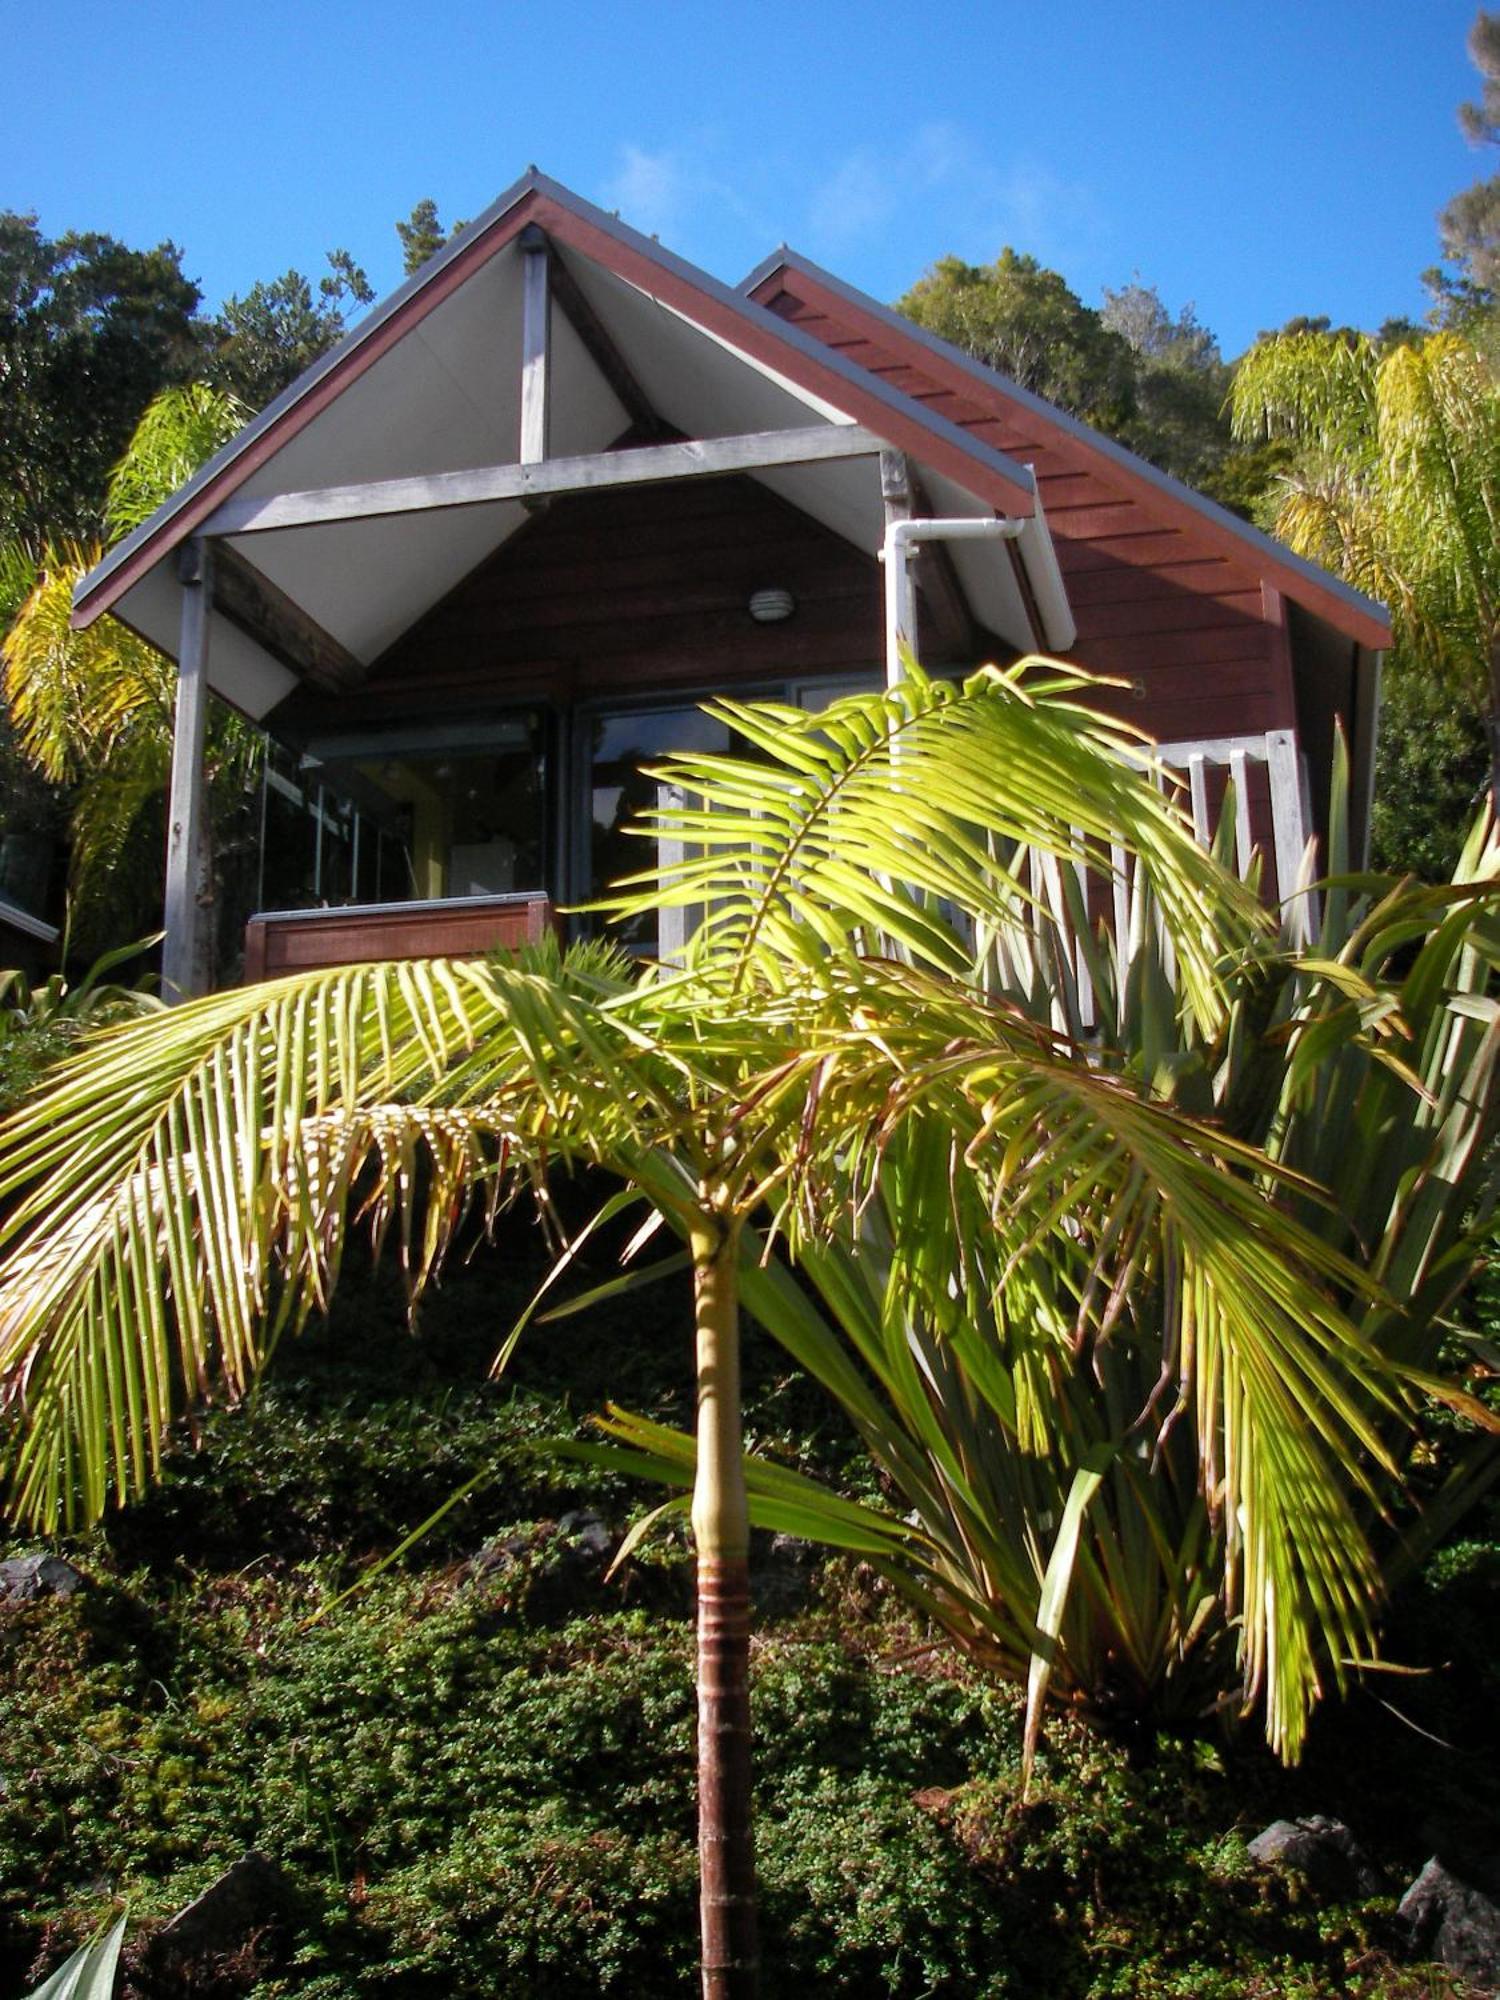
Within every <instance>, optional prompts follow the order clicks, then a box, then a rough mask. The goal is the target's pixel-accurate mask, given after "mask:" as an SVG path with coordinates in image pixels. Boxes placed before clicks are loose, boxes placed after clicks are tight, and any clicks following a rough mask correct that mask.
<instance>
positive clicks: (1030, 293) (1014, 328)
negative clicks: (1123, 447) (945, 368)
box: [896, 247, 1135, 432]
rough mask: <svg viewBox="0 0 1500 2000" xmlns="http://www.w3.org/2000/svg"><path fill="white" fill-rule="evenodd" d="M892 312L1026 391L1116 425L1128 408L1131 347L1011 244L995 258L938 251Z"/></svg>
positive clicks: (1107, 425) (1113, 427)
mask: <svg viewBox="0 0 1500 2000" xmlns="http://www.w3.org/2000/svg"><path fill="white" fill-rule="evenodd" d="M896 306H897V310H898V311H899V312H903V313H905V314H906V316H907V318H908V319H914V320H915V321H916V322H917V324H918V325H919V326H925V327H930V328H931V330H932V331H933V332H934V333H936V334H940V335H941V336H942V338H943V339H944V340H951V341H952V342H953V343H954V345H955V346H957V347H961V348H963V349H964V350H965V352H966V353H969V354H972V355H973V356H974V357H975V358H976V359H977V360H979V361H983V362H985V363H986V364H987V365H988V366H989V367H991V368H996V369H998V370H999V371H1000V373H1001V374H1002V375H1008V376H1009V377H1010V378H1011V380H1012V381H1014V382H1018V383H1019V384H1020V385H1021V387H1022V388H1023V389H1031V390H1033V391H1034V392H1035V393H1036V394H1037V395H1039V396H1045V397H1046V398H1047V399H1048V401H1049V402H1053V403H1060V404H1061V405H1062V407H1063V408H1064V409H1066V410H1071V411H1072V412H1073V413H1074V414H1075V415H1076V416H1080V417H1084V418H1086V419H1087V420H1088V421H1089V422H1090V423H1097V424H1099V425H1101V426H1102V427H1103V428H1104V429H1105V430H1107V431H1111V432H1113V431H1116V430H1118V428H1119V426H1120V425H1121V424H1122V423H1123V422H1124V421H1125V419H1126V417H1127V416H1128V415H1129V414H1130V411H1131V408H1132V402H1133V389H1134V374H1135V371H1134V368H1133V366H1132V356H1131V349H1130V345H1129V343H1128V341H1127V340H1125V339H1124V338H1123V337H1122V335H1120V334H1119V333H1116V332H1113V331H1112V330H1111V329H1110V328H1109V327H1108V326H1107V325H1106V324H1105V322H1104V320H1103V319H1102V317H1101V316H1100V314H1099V313H1097V312H1095V311H1094V310H1093V309H1092V308H1091V307H1089V306H1086V305H1084V303H1083V302H1082V300H1081V299H1079V298H1078V297H1077V295H1076V294H1075V293H1074V292H1073V291H1072V290H1071V289H1070V288H1069V286H1068V283H1067V281H1066V279H1064V278H1062V277H1061V276H1059V274H1058V273H1057V272H1056V271H1049V270H1046V269H1045V268H1044V267H1043V266H1042V265H1041V264H1039V263H1038V262H1037V260H1036V258H1035V257H1029V256H1025V255H1023V254H1022V253H1021V252H1019V251H1016V250H1012V249H1010V248H1009V247H1007V248H1006V249H1004V250H1002V251H1001V253H1000V255H999V256H998V257H997V258H996V259H995V261H994V263H993V264H987V265H979V264H966V263H964V261H963V260H962V258H959V257H941V258H939V260H938V261H937V263H936V264H934V265H933V267H932V269H931V270H930V271H929V272H927V274H926V275H925V276H924V277H922V278H920V279H918V281H917V283H916V284H915V285H913V286H912V288H911V290H910V291H909V292H907V293H906V294H905V296H904V297H902V298H900V299H898V300H897V301H896Z"/></svg>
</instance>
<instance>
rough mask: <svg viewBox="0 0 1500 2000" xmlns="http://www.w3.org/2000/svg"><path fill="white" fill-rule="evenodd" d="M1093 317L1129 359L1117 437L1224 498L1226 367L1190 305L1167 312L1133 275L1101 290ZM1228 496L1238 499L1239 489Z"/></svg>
mask: <svg viewBox="0 0 1500 2000" xmlns="http://www.w3.org/2000/svg"><path fill="white" fill-rule="evenodd" d="M1100 319H1101V321H1102V322H1103V324H1104V325H1105V326H1106V327H1108V328H1109V329H1110V330H1111V331H1112V332H1114V333H1118V334H1119V335H1120V336H1121V338H1122V339H1124V340H1125V341H1127V342H1128V343H1129V345H1130V348H1131V351H1132V352H1133V353H1134V355H1135V357H1136V364H1135V398H1134V409H1133V410H1132V412H1131V414H1130V416H1129V418H1128V419H1127V420H1126V421H1125V423H1124V424H1123V425H1122V427H1121V429H1120V431H1119V432H1118V436H1119V437H1120V440H1121V442H1122V443H1124V444H1128V445H1129V446H1130V448H1131V450H1132V451H1138V452H1139V453H1140V454H1141V456H1142V457H1143V458H1147V459H1149V460H1150V461H1151V463H1152V464H1153V465H1159V466H1160V467H1161V469H1162V470H1163V471H1164V472H1170V473H1171V474H1172V475H1173V477H1174V478H1177V479H1181V480H1185V481H1186V482H1187V484H1188V485H1190V486H1195V487H1197V488H1198V489H1199V490H1200V491H1202V492H1205V493H1211V494H1213V495H1214V497H1215V498H1216V499H1217V498H1227V497H1229V495H1228V493H1226V492H1224V491H1221V477H1222V474H1223V472H1224V467H1225V461H1226V460H1227V459H1229V458H1230V457H1231V456H1234V455H1235V454H1234V449H1233V441H1232V440H1231V438H1230V435H1229V425H1228V422H1227V420H1226V418H1225V416H1224V399H1225V397H1226V395H1227V394H1228V390H1229V370H1228V368H1227V367H1226V366H1225V365H1224V361H1223V358H1222V356H1221V355H1220V353H1219V343H1218V342H1217V340H1215V338H1214V336H1213V335H1212V334H1211V333H1210V332H1209V330H1208V328H1207V327H1205V326H1202V325H1200V323H1199V321H1198V317H1197V314H1196V313H1195V312H1194V310H1193V308H1192V306H1190V305H1188V306H1184V307H1183V309H1182V310H1181V312H1179V313H1177V314H1176V315H1175V316H1174V315H1173V314H1172V313H1170V312H1169V311H1168V310H1167V307H1166V305H1165V304H1164V303H1163V301H1162V298H1161V295H1160V293H1159V292H1158V291H1157V290H1156V288H1155V287H1154V286H1151V285H1144V284H1142V283H1141V281H1140V279H1139V278H1138V277H1137V278H1135V279H1133V280H1132V281H1131V283H1130V284H1128V285H1126V286H1124V287H1122V289H1121V290H1119V291H1110V290H1109V289H1108V287H1106V288H1105V293H1104V309H1103V311H1102V312H1101V314H1100ZM1233 498H1234V499H1235V501H1236V503H1239V502H1240V501H1241V499H1242V495H1241V493H1240V492H1239V491H1238V489H1236V490H1235V491H1234V494H1233Z"/></svg>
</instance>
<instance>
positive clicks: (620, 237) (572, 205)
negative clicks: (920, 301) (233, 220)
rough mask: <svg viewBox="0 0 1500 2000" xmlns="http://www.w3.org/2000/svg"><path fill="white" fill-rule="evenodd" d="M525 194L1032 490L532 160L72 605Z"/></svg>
mask: <svg viewBox="0 0 1500 2000" xmlns="http://www.w3.org/2000/svg"><path fill="white" fill-rule="evenodd" d="M529 194H538V195H544V196H546V197H547V198H548V199H549V200H551V201H554V202H556V203H557V204H558V206H559V207H562V208H565V209H567V210H568V211H570V212H571V213H572V214H574V215H576V216H578V218H579V219H580V220H581V221H586V222H588V223H590V224H592V225H593V226H594V227H595V228H597V229H599V230H601V231H602V232H604V233H605V234H606V235H609V236H611V237H613V238H615V239H616V240H617V241H618V242H620V243H621V244H623V245H627V246H628V247H630V248H631V249H633V250H635V251H636V252H638V253H639V254H641V255H643V256H645V257H648V258H650V259H651V260H652V261H653V262H654V263H656V264H658V265H660V266H661V267H662V268H663V269H664V270H666V271H669V272H671V273H673V274H674V275H676V276H677V277H679V278H680V279H682V280H683V281H684V282H686V283H689V284H691V285H693V286H695V287H696V288H697V289H699V290H701V291H702V292H704V293H705V294H706V295H707V296H708V297H709V298H712V299H714V300H716V301H717V302H718V303H719V304H721V305H723V306H725V307H726V308H729V309H731V310H733V311H734V312H735V313H737V314H740V315H742V316H744V317H747V318H751V319H756V320H759V321H761V322H763V323H764V325H765V326H766V328H767V329H768V330H771V331H774V332H775V333H776V335H777V337H778V338H779V339H780V340H781V341H782V342H783V343H784V344H785V345H786V346H788V347H790V348H791V349H792V350H793V351H795V352H799V353H801V354H803V355H804V356H805V358H806V359H808V360H809V361H813V362H816V363H817V365H818V367H819V368H826V369H831V371H832V372H833V373H835V374H836V375H839V376H840V377H842V378H843V379H844V380H845V381H847V382H848V383H849V384H850V386H851V387H855V388H858V389H859V390H860V391H861V392H862V393H863V394H865V395H874V396H875V397H876V399H877V400H878V401H880V402H882V403H883V404H885V405H886V406H887V407H888V408H889V409H891V410H892V411H893V412H896V413H899V414H900V415H902V416H904V417H906V418H907V419H909V420H911V421H915V422H919V423H920V424H921V425H922V427H923V428H924V429H925V430H927V431H928V432H930V433H931V434H932V435H933V436H934V437H940V438H943V439H945V440H946V441H947V442H948V443H949V444H951V445H953V446H954V447H955V448H957V449H960V450H962V451H963V452H964V454H965V455H966V456H967V457H968V458H970V459H971V460H973V462H974V463H975V464H977V465H981V466H985V467H986V468H988V469H989V470H990V471H992V472H994V473H995V474H996V475H997V476H999V477H1001V478H1003V479H1005V480H1006V481H1008V482H1009V483H1010V484H1012V485H1014V486H1016V487H1017V488H1019V489H1020V490H1021V491H1022V492H1025V493H1029V494H1031V495H1032V496H1033V498H1034V497H1035V494H1036V481H1035V478H1034V476H1033V474H1032V472H1031V470H1030V468H1029V467H1028V466H1024V465H1021V464H1019V463H1018V462H1017V461H1016V460H1014V459H1011V458H1008V457H1007V456H1006V455H1005V453H1003V452H1000V451H996V450H995V448H994V447H993V446H992V445H987V444H985V443H984V442H983V441H982V440H981V439H978V438H973V437H970V436H969V434H968V433H967V432H966V431H965V430H964V429H963V428H962V427H961V426H960V425H958V424H954V423H950V422H949V421H948V419H947V418H945V417H936V416H934V415H933V414H932V413H931V412H930V411H928V410H926V409H924V408H923V407H922V405H921V404H920V403H918V402H916V401H915V400H914V399H913V398H911V397H908V396H905V395H903V394H902V393H901V392H900V391H899V390H896V389H892V388H890V387H889V386H888V385H887V384H885V383H883V382H881V381H879V380H878V378H876V377H874V376H872V375H870V374H869V373H868V371H867V370H865V369H862V368H860V367H858V366H856V365H855V364H854V363H852V362H849V361H846V360H845V359H844V357H843V356H842V355H840V354H837V353H835V352H834V351H833V350H831V349H829V348H827V347H825V346H824V345H823V343H822V342H821V341H818V340H814V339H813V338H812V336H811V335H810V334H805V333H803V332H802V331H801V329H800V328H798V327H794V326H791V325H789V324H788V322H787V321H786V320H784V319H782V318H781V317H780V315H779V314H776V313H772V312H769V311H767V309H766V308H765V307H764V306H762V305H760V304H758V303H757V302H756V301H755V300H754V299H751V298H748V297H746V295H745V289H744V287H742V286H735V285H726V284H724V283H722V282H721V281H720V280H719V279H717V278H715V277H712V276H711V275H710V274H709V273H708V272H707V271H704V270H701V269H700V268H699V267H698V266H697V265H695V264H691V263H689V262H688V260H687V259H686V258H684V257H679V256H677V255H676V253H675V252H673V251H670V250H666V249H663V247H662V245H661V244H660V243H658V242H657V241H656V240H655V239H654V238H652V237H648V236H646V235H644V234H642V233H641V231H639V230H636V229H632V228H631V227H630V225H629V224H628V223H625V222H622V221H621V220H620V218H619V217H618V216H617V215H611V214H609V213H607V212H606V211H605V210H603V209H600V208H596V207H595V206H594V204H593V203H592V202H589V201H585V200H584V199H583V197H582V196H580V195H576V194H574V193H573V192H572V190H571V189H569V188H566V187H564V186H563V185H562V184H561V183H560V182H558V181H554V180H551V179H549V177H548V176H547V175H546V174H543V173H539V172H538V171H537V169H536V168H535V167H531V168H529V169H528V171H527V172H526V173H524V174H523V175H522V176H521V178H520V179H519V180H517V181H515V182H514V183H513V184H512V185H511V186H510V187H509V188H507V189H506V191H505V192H504V193H503V194H502V195H500V196H498V197H497V198H496V200H494V201H493V202H491V203H490V205H489V207H488V208H487V209H485V210H484V212H483V213H482V214H481V215H478V216H476V217H475V218H474V220H473V221H472V222H471V223H469V224H468V225H467V226H466V227H465V228H464V229H463V230H461V231H460V232H459V234H458V235H457V236H455V237H453V238H452V240H451V241H450V242H448V243H446V244H445V245H444V246H443V248H442V249H441V250H440V251H438V253H437V254H436V256H434V257H432V258H430V259H429V260H428V262H427V263H425V264H424V265H423V266H422V268H421V269H420V270H419V271H417V272H415V273H414V274H413V275H412V276H411V277H410V278H408V279H407V280H406V282H405V283H404V284H403V285H401V286H400V287H399V288H398V289H397V290H396V291H394V292H392V293H391V295H390V296H389V298H387V299H385V300H383V301H382V302H381V304H379V305H378V306H376V307H375V308H374V310H373V311H372V312H370V313H369V314H367V315H366V317H365V318H364V319H362V320H361V321H360V322H359V324H358V325H357V326H355V327H352V328H351V329H350V331H349V332H348V333H347V334H345V336H344V338H343V339H342V340H341V341H339V342H338V344H337V345H336V346H335V347H332V348H330V349H329V351H328V353H327V354H325V355H322V356H321V357H320V358H319V359H318V360H317V361H315V362H313V364H312V365H311V367H309V368H308V369H306V370H305V371H304V372H303V373H302V374H301V375H299V376H298V377H297V379H296V381H295V382H293V383H291V384H290V385H289V386H288V387H287V388H286V389H284V390H283V391H282V392H281V394H280V395H279V396H277V397H276V398H275V400H274V401H273V402H270V403H268V404H267V405H266V407H265V409H263V410H262V411H260V412H259V414H258V415H257V416H255V417H253V418H252V419H251V420H250V422H249V423H248V424H247V425H246V426H245V428H244V429H243V430H242V431H240V432H239V433H238V434H237V435H236V436H235V437H233V438H231V439H230V441H229V443H228V444H227V445H225V446H224V447H223V448H222V449H221V450H220V451H218V452H216V453H215V454H214V456H213V457H212V458H211V459H209V460H208V462H207V463H206V464H205V465H202V466H200V467H199V469H198V471H197V472H195V473H194V474H193V476H192V478H191V479H189V480H188V481H187V482H186V484H185V485H183V486H181V487H179V488H178V490H177V492H176V493H174V494H173V495H172V496H171V498H170V499H168V500H166V501H164V502H163V504H162V505H161V506H160V507H159V508H158V509H157V510H156V512H155V513H154V514H152V515H151V516H150V517H149V519H147V520H145V521H143V522H142V523H141V525H140V526H139V527H138V528H135V529H133V530H132V532H131V533H130V534H129V535H127V536H126V538H125V539H124V541H122V542H120V543H119V544H118V545H117V546H116V547H115V548H113V549H111V550H110V551H109V553H108V555H106V556H105V557H104V559H103V560H102V561H101V562H100V563H98V564H96V565H95V567H94V568H93V569H92V570H90V571H89V573H88V574H87V575H86V576H84V577H82V578H80V580H79V583H78V586H77V588H76V589H75V591H74V593H73V603H74V609H75V612H77V611H81V610H82V609H83V608H84V606H85V605H86V604H87V605H88V606H89V607H90V609H89V617H90V618H92V617H94V616H97V615H98V613H99V612H100V611H103V610H107V609H108V608H109V601H110V600H109V598H108V595H107V590H108V585H109V582H110V579H111V578H112V577H113V576H114V575H115V574H116V573H117V572H118V571H119V570H120V569H122V568H123V567H125V566H126V565H127V564H128V563H129V562H130V561H131V560H132V558H133V557H134V556H135V555H136V553H137V552H138V551H139V550H140V549H141V548H142V547H144V546H145V544H147V543H148V542H150V541H151V540H153V539H154V538H155V537H157V536H159V535H160V534H161V532H162V530H163V528H164V527H165V526H166V525H167V524H168V523H169V522H170V520H171V519H172V517H173V516H174V515H175V514H177V513H180V512H181V511H182V509H183V508H185V507H186V506H188V505H189V504H190V503H191V501H192V500H193V498H194V497H195V495H197V494H199V493H201V492H202V491H203V489H204V487H205V486H207V485H208V484H209V483H210V482H211V481H213V480H216V479H218V478H219V477H220V476H221V475H222V474H223V473H224V472H226V471H227V470H228V469H229V468H230V467H231V466H232V465H233V464H234V462H235V460H236V459H237V458H240V457H242V456H243V455H244V454H245V453H246V452H247V451H249V450H250V449H251V448H252V447H253V446H254V445H255V444H256V443H257V442H258V441H259V440H260V439H261V438H263V437H264V436H265V435H266V433H267V432H268V431H270V430H272V429H273V428H274V427H275V425H276V424H278V423H279V422H280V421H281V419H282V418H283V417H284V416H285V415H286V414H287V413H288V412H289V411H291V410H294V409H295V408H296V407H297V405H298V404H299V403H301V402H303V401H305V399H306V398H307V397H308V396H309V395H310V394H311V393H312V392H313V391H314V390H315V389H316V388H317V387H318V385H319V384H320V383H321V382H322V381H324V380H325V378H326V377H327V376H328V375H330V374H332V373H333V372H334V371H335V370H336V369H338V368H339V367H341V366H342V365H343V364H344V362H345V361H346V360H347V359H348V358H349V356H350V355H352V354H355V353H357V352H358V351H359V349H360V348H361V347H362V346H364V345H366V344H367V343H368V342H369V341H370V340H372V339H373V338H374V337H375V336H376V335H377V334H379V333H380V331H381V330H382V329H383V328H384V327H385V326H386V325H387V324H388V323H389V321H390V320H391V319H392V318H393V317H394V316H395V315H396V314H397V313H399V312H400V311H402V309H403V308H404V307H405V306H406V305H407V303H408V302H409V301H410V300H411V299H412V298H414V297H416V296H417V295H418V294H419V293H420V292H422V291H423V290H425V289H426V288H427V287H429V286H430V285H432V284H433V283H435V282H436V281H437V280H439V279H440V278H441V276H442V274H443V272H444V271H445V270H446V269H447V267H448V266H449V265H450V264H451V263H453V261H454V260H455V259H456V258H458V257H460V256H463V255H465V254H466V253H467V252H468V251H469V249H470V248H471V247H472V246H473V244H474V243H475V242H476V241H477V239H478V238H479V237H480V236H482V235H483V234H484V233H485V232H486V231H488V230H490V229H493V228H494V227H495V226H496V224H497V223H499V222H501V221H503V220H504V219H505V217H506V216H507V215H508V214H509V213H510V211H511V210H512V209H513V208H515V206H516V205H517V203H518V202H520V201H522V200H524V199H525V197H526V196H527V195H529ZM810 268H811V267H810Z"/></svg>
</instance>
